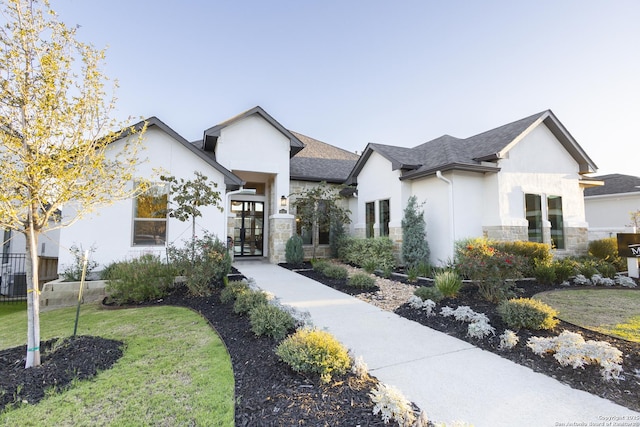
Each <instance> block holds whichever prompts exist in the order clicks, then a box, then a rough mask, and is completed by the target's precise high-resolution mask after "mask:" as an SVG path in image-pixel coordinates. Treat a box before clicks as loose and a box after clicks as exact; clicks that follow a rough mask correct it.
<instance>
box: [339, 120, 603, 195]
mask: <svg viewBox="0 0 640 427" xmlns="http://www.w3.org/2000/svg"><path fill="white" fill-rule="evenodd" d="M542 122H544V124H545V125H546V126H547V127H548V128H549V130H550V131H551V132H552V133H553V134H554V136H555V137H556V138H558V140H559V141H560V143H561V144H562V145H563V146H564V148H565V149H566V150H567V151H568V152H569V154H570V155H571V156H573V158H574V159H576V161H577V162H578V163H579V164H580V171H581V172H582V173H588V172H593V171H595V169H596V166H595V164H594V163H593V161H592V160H591V159H590V158H589V157H588V156H587V155H586V153H585V152H584V151H583V150H582V148H581V147H580V146H579V145H578V143H577V142H576V141H575V140H574V139H573V137H572V136H571V134H569V132H567V130H566V129H565V128H564V126H562V124H561V123H560V122H559V121H558V119H557V118H556V117H555V116H554V114H553V113H552V112H551V111H550V110H546V111H543V112H541V113H537V114H533V115H531V116H529V117H525V118H524V119H520V120H516V121H515V122H511V123H508V124H506V125H503V126H499V127H497V128H495V129H491V130H489V131H486V132H482V133H480V134H477V135H474V136H472V137H469V138H465V139H460V138H455V137H453V136H450V135H443V136H441V137H439V138H436V139H433V140H431V141H427V142H425V143H423V144H420V145H418V146H416V147H413V148H403V147H395V146H390V145H382V144H369V145H367V148H366V149H365V151H364V152H363V155H362V157H361V159H360V160H359V161H358V163H357V165H356V166H355V168H354V169H353V171H352V172H351V174H350V175H349V179H348V181H349V182H350V183H353V182H355V181H356V178H357V175H358V174H359V172H360V170H361V169H362V167H363V166H364V164H365V163H366V161H367V159H368V158H369V156H370V155H371V153H372V152H374V151H375V152H377V153H379V154H380V155H382V156H384V157H385V158H386V159H388V160H389V161H390V162H391V165H392V168H393V169H394V170H397V169H402V170H403V172H402V177H401V179H412V178H418V177H421V176H426V175H430V174H434V173H435V172H436V171H437V170H442V171H444V170H450V169H458V170H469V171H478V172H497V171H499V168H498V166H497V165H493V164H488V163H485V162H490V161H496V160H498V159H500V158H503V157H504V156H505V154H506V153H507V152H508V151H509V149H510V148H511V147H512V146H513V145H514V144H515V143H517V142H518V141H519V140H520V138H521V137H522V136H523V135H526V133H525V132H527V131H528V130H529V129H532V128H533V127H534V126H535V125H537V124H539V123H542Z"/></svg>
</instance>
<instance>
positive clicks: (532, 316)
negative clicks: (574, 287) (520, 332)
mask: <svg viewBox="0 0 640 427" xmlns="http://www.w3.org/2000/svg"><path fill="white" fill-rule="evenodd" d="M498 313H500V316H502V320H503V321H504V323H506V324H507V326H509V327H510V328H513V329H520V328H526V329H536V330H537V329H553V328H554V327H555V326H556V325H557V324H558V322H559V320H558V319H556V316H557V315H558V312H557V311H556V310H554V309H553V308H551V307H550V306H548V305H547V304H545V303H543V302H542V301H538V300H535V299H531V298H517V299H515V298H514V299H510V300H507V301H503V302H502V303H500V305H499V306H498Z"/></svg>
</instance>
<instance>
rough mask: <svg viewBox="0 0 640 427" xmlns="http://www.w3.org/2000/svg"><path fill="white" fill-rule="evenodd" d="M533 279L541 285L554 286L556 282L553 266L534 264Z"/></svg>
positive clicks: (549, 264)
mask: <svg viewBox="0 0 640 427" xmlns="http://www.w3.org/2000/svg"><path fill="white" fill-rule="evenodd" d="M533 277H535V278H536V280H537V281H538V283H540V284H542V285H552V284H554V283H555V282H556V281H557V280H558V277H557V275H556V267H555V264H553V263H536V266H535V267H534V269H533Z"/></svg>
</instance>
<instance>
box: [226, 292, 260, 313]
mask: <svg viewBox="0 0 640 427" xmlns="http://www.w3.org/2000/svg"><path fill="white" fill-rule="evenodd" d="M262 304H268V299H267V294H265V293H264V292H262V291H253V290H248V291H247V292H241V293H239V294H237V295H236V302H235V303H234V304H233V312H234V313H236V314H244V313H248V312H250V311H251V309H253V308H255V307H257V306H259V305H262Z"/></svg>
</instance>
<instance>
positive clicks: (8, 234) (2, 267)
mask: <svg viewBox="0 0 640 427" xmlns="http://www.w3.org/2000/svg"><path fill="white" fill-rule="evenodd" d="M59 242H60V230H59V229H56V230H51V231H47V232H45V233H42V234H40V236H39V239H38V249H37V252H38V257H39V264H38V265H39V273H40V283H41V284H42V283H44V282H46V281H49V280H53V279H56V278H57V277H58V276H57V270H58V245H59ZM26 256H27V240H26V238H25V236H24V234H22V233H19V232H16V231H12V230H4V231H3V233H2V257H1V262H0V295H4V296H15V297H18V296H19V297H26V296H27V287H26V286H27V282H26V275H27V273H26Z"/></svg>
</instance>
